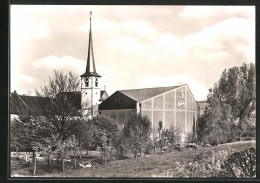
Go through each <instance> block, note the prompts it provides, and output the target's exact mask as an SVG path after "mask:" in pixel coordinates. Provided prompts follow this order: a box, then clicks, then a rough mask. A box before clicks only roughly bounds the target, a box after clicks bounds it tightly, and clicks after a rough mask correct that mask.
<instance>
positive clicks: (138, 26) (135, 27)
mask: <svg viewBox="0 0 260 183" xmlns="http://www.w3.org/2000/svg"><path fill="white" fill-rule="evenodd" d="M125 27H126V29H127V30H129V31H130V32H133V33H135V34H139V35H153V34H156V33H157V31H156V30H155V29H153V28H152V27H151V26H150V25H149V24H148V23H147V22H145V21H142V20H140V21H136V20H131V19H130V20H127V21H126V22H125Z"/></svg>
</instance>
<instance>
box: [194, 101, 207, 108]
mask: <svg viewBox="0 0 260 183" xmlns="http://www.w3.org/2000/svg"><path fill="white" fill-rule="evenodd" d="M197 104H198V106H199V107H200V108H201V109H202V108H206V106H207V105H208V103H207V101H197Z"/></svg>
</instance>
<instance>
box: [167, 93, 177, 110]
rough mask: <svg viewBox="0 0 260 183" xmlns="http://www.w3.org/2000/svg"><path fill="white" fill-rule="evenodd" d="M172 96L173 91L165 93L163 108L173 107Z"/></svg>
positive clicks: (173, 94)
mask: <svg viewBox="0 0 260 183" xmlns="http://www.w3.org/2000/svg"><path fill="white" fill-rule="evenodd" d="M174 96H175V91H172V92H170V93H166V94H165V108H166V109H174Z"/></svg>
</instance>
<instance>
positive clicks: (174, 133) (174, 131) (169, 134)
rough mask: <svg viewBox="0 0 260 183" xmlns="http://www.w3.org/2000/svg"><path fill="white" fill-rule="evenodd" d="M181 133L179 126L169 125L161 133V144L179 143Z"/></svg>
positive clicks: (172, 144) (171, 144) (171, 145)
mask: <svg viewBox="0 0 260 183" xmlns="http://www.w3.org/2000/svg"><path fill="white" fill-rule="evenodd" d="M181 138H182V133H181V130H180V129H179V128H174V127H170V128H169V129H163V130H162V133H161V139H162V143H163V144H162V145H163V146H170V147H173V146H174V145H175V144H180V143H181Z"/></svg>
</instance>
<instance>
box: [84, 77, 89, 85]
mask: <svg viewBox="0 0 260 183" xmlns="http://www.w3.org/2000/svg"><path fill="white" fill-rule="evenodd" d="M85 85H86V86H89V80H88V77H86V79H85Z"/></svg>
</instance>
